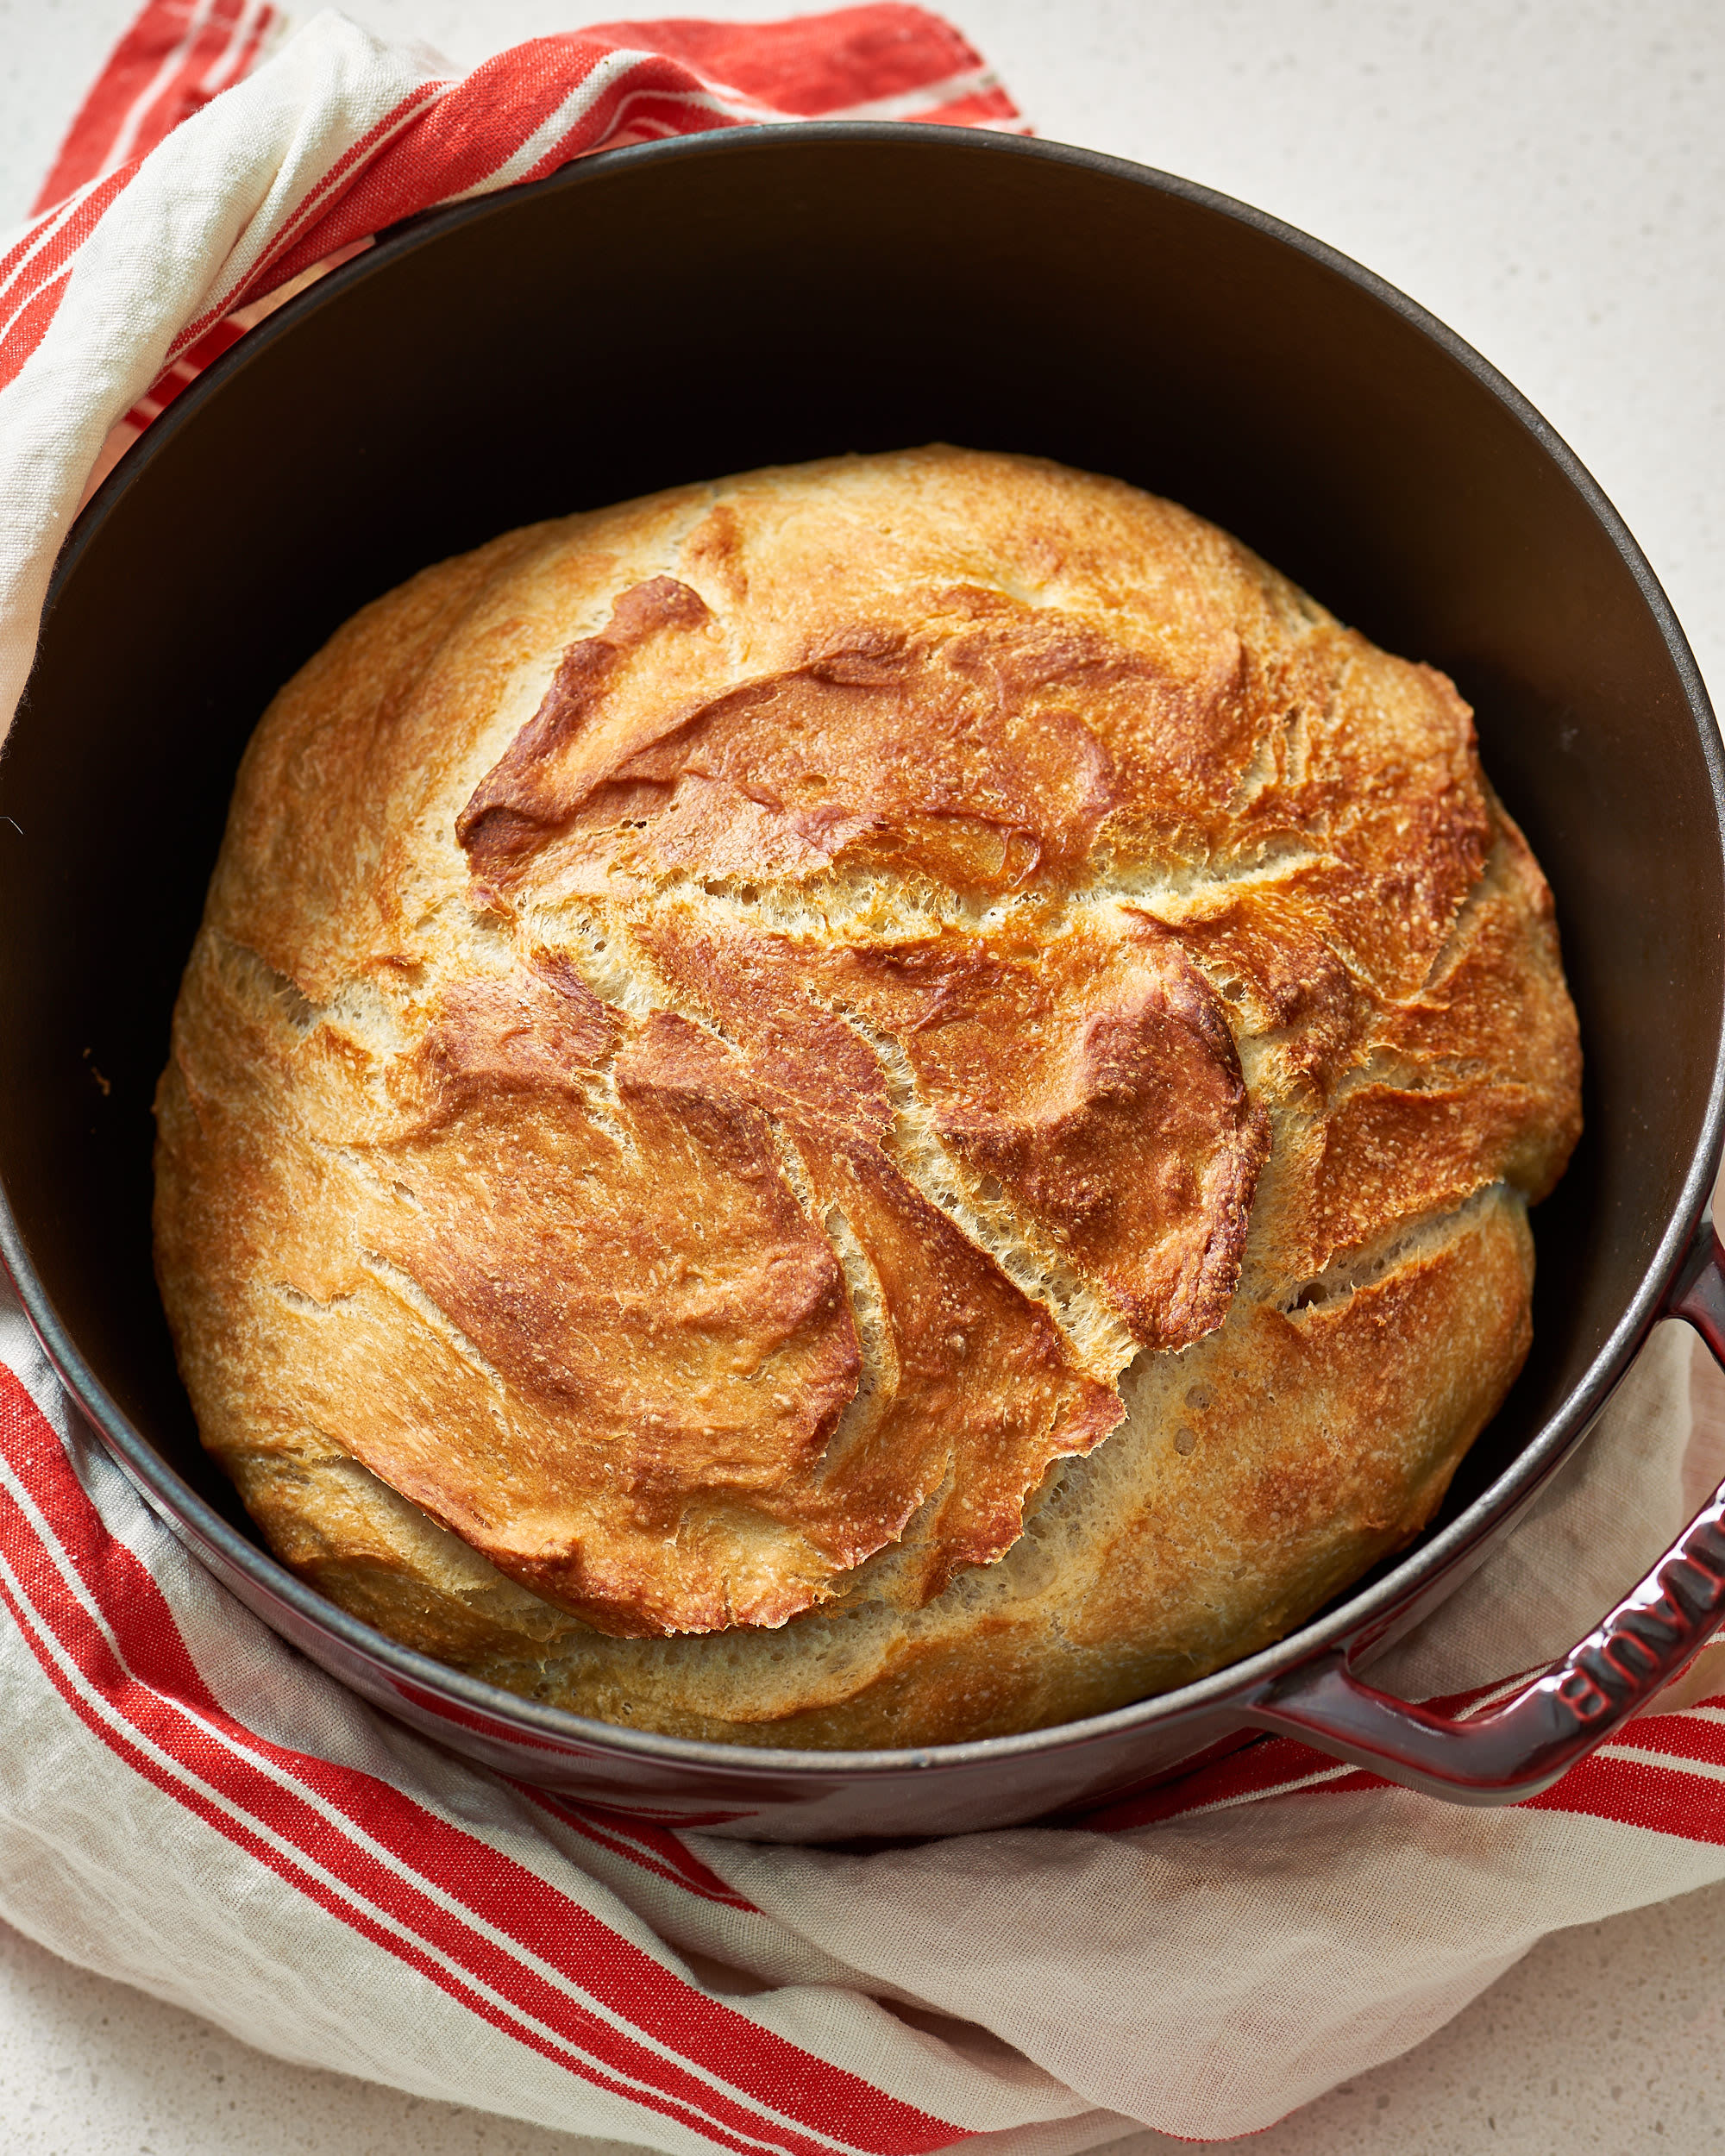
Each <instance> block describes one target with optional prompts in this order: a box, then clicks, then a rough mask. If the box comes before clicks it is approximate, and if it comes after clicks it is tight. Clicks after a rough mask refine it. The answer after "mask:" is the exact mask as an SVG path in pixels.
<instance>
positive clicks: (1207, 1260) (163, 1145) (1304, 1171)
mask: <svg viewBox="0 0 1725 2156" xmlns="http://www.w3.org/2000/svg"><path fill="white" fill-rule="evenodd" d="M1578 1080H1579V1058H1578V1049H1577V1042H1576V1029H1575V1020H1574V1014H1573V1012H1572V1011H1571V1006H1570V1001H1569V998H1568V995H1567V993H1566V992H1565V987H1564V981H1563V976H1562V972H1561V969H1560V966H1559V956H1558V946H1557V938H1556V934H1555V931H1554V929H1553V919H1552V908H1551V902H1550V897H1549V894H1548V893H1547V891H1546V885H1545V881H1544V880H1543V878H1542V877H1541V875H1540V871H1539V868H1538V867H1537V866H1536V864H1535V863H1534V860H1533V858H1532V856H1531V855H1530V854H1529V852H1528V850H1527V846H1526V844H1525V843H1524V842H1523V840H1522V838H1521V834H1520V833H1519V832H1518V831H1517V830H1516V829H1515V825H1514V824H1513V823H1511V822H1510V821H1509V818H1508V817H1507V816H1506V815H1505V813H1504V812H1503V811H1502V808H1501V807H1500V806H1499V805H1498V804H1497V802H1496V799H1494V797H1493V795H1492V793H1491V792H1490V788H1489V787H1488V786H1487V785H1486V782H1485V780H1484V778H1483V777H1482V775H1481V773H1480V769H1479V765H1478V761H1477V756H1476V754H1475V749H1474V739H1473V730H1472V726H1471V720H1470V715H1469V712H1468V710H1467V707H1466V706H1465V705H1464V704H1463V703H1462V701H1461V699H1460V698H1459V697H1458V695H1457V693H1456V692H1455V690H1454V689H1453V687H1452V686H1451V684H1450V683H1449V682H1448V681H1447V680H1446V679H1445V678H1444V677H1443V676H1442V675H1441V674H1435V673H1433V671H1431V670H1430V669H1429V668H1427V667H1421V666H1415V665H1409V664H1408V663H1405V662H1404V661H1401V660H1399V659H1394V658H1390V657H1388V656H1386V655H1384V654H1383V653H1382V652H1380V651H1378V650H1377V649H1374V648H1373V647H1372V646H1371V644H1370V643H1368V642H1366V641H1365V640H1364V638H1363V637H1362V636H1358V635H1356V634H1354V633H1352V631H1350V630H1346V629H1344V628H1342V627H1341V626H1339V624H1337V623H1336V622H1335V621H1334V620H1333V619H1332V618H1331V617H1330V616H1329V615H1327V613H1326V612H1325V611H1323V609H1322V608H1321V607H1320V606H1317V605H1314V604H1313V603H1312V601H1311V600H1309V599H1307V598H1305V597H1304V596H1303V595H1302V593H1301V592H1298V591H1296V590H1295V589H1294V588H1293V587H1292V586H1290V585H1289V584H1288V583H1287V582H1286V581H1285V580H1283V578H1282V577H1280V576H1278V575H1277V574H1276V573H1275V572H1274V571H1272V570H1270V568H1268V567H1265V565H1264V563H1263V562H1261V561H1258V560H1257V559H1256V558H1255V557H1254V556H1253V555H1251V554H1250V553H1249V552H1247V550H1246V549H1245V548H1243V547H1241V546H1240V545H1239V544H1238V543H1237V542H1235V541H1233V540H1232V539H1230V538H1229V537H1227V536H1226V535H1225V534H1224V533H1222V532H1220V531H1218V530H1215V529H1214V527H1212V526H1211V525H1209V524H1207V523H1203V522H1201V520H1200V519H1199V518H1198V517H1194V516H1192V515H1189V513H1188V512H1186V511H1183V510H1181V509H1178V508H1176V507H1175V506H1173V505H1171V504H1170V503H1167V502H1164V501H1158V500H1156V499H1153V498H1151V497H1148V496H1146V495H1144V494H1141V493H1139V492H1136V491H1135V490H1133V489H1132V488H1131V487H1128V486H1123V485H1120V484H1119V483H1117V482H1114V481H1112V480H1108V479H1097V478H1093V477H1089V476H1087V475H1085V474H1082V473H1077V472H1072V471H1068V470H1065V469H1063V468H1062V467H1059V466H1057V465H1052V464H1048V463H1044V462H1040V461H1035V460H1032V459H1027V458H1020V457H1011V456H1003V455H987V454H975V453H971V452H968V451H963V450H957V449H951V448H927V449H922V450H918V451H914V452H910V453H906V454H900V455H889V456H875V457H848V458H841V459H836V460H833V461H829V462H825V463H819V464H812V465H806V466H802V467H796V468H787V469H782V470H774V471H765V472H757V473H749V474H747V475H745V476H743V477H742V478H738V479H727V480H724V481H721V482H718V483H717V484H715V485H712V486H689V487H684V488H681V489H679V490H677V491H675V492H670V493H666V494H661V495H656V496H654V497H652V498H649V499H647V500H643V501H639V502H633V503H628V504H625V505H623V506H621V507H619V508H616V509H610V510H605V511H599V512H596V513H593V514H591V515H583V516H577V517H569V518H568V519H566V520H564V521H562V522H561V523H549V524H541V525H536V526H535V527H533V528H531V529H530V530H524V531H517V532H513V533H511V534H510V535H509V536H506V537H505V538H501V539H499V540H497V541H495V542H493V543H492V544H491V545H490V546H486V547H483V548H480V550H479V551H478V552H477V553H474V554H471V555H465V556H463V557H462V558H461V559H460V560H457V561H448V562H445V563H443V564H442V565H441V566H440V567H436V568H432V569H429V570H427V571H426V572H425V573H423V575H420V576H417V577H416V578H414V579H413V580H412V581H411V583H408V584H406V585H404V586H402V587H401V589H400V590H398V591H396V592H392V593H391V594H390V595H389V596H388V597H387V598H386V599H380V600H378V601H377V602H376V603H375V604H374V605H371V606H368V607H367V608H366V609H365V611H363V612H361V614H359V615H358V616H356V617H355V618H354V620H353V621H351V622H350V623H348V625H347V626H346V627H345V628H344V629H342V630H341V631H340V633H339V634H338V635H337V636H335V637H334V638H333V639H332V640H331V642H329V644H328V645H327V646H326V647H325V649H323V651H322V652H320V653H319V654H318V655H317V657H316V658H315V659H313V660H312V661H311V663H310V664H309V665H308V666H306V667H304V669H303V670H302V671H301V673H300V674H298V676H296V678H295V679H294V680H292V682H291V683H290V684H289V685H288V686H287V687H286V688H285V689H284V690H283V691H282V693H281V694H280V695H279V697H278V698H277V699H276V700H275V702H274V703H273V705H272V706H271V707H270V710H269V711H268V712H267V715H266V717H265V718H264V720H263V723H262V724H261V725H260V728H259V730H258V732H257V735H256V736H255V738H254V741H253V743H252V744H251V746H250V749H248V753H247V755H246V758H245V761H244V764H243V766H242V770H241V774H240V778H239V781H238V785H237V787H236V789H235V796H234V802H233V808H232V813H231V816H230V819H229V827H228V833H227V838H226V842H225V844H224V846H223V852H222V856H221V861H220V863H219V865H218V867H217V869H216V876H215V880H214V881H213V883H212V885H211V887H210V899H209V906H208V910H207V912H206V915H205V918H204V925H203V928H202V931H201V932H200V934H199V936H198V943H197V945H196V948H195V950H193V953H192V956H191V962H190V964H189V966H188V968H187V970H186V975H185V983H184V986H183V987H182V990H181V993H180V997H179V1006H178V1008H177V1010H176V1012H175V1018H174V1028H173V1055H172V1059H171V1061H170V1062H169V1065H168V1068H167V1069H166V1073H165V1074H164V1076H163V1079H162V1082H161V1087H160V1093H159V1096H158V1100H157V1115H158V1123H159V1143H158V1150H157V1167H156V1193H157V1198H156V1251H157V1264H158V1270H159V1275H160V1283H161V1289H162V1294H163V1297H164V1300H165V1301H166V1307H167V1311H168V1315H169V1318H170V1320H171V1323H172V1325H173V1332H174V1338H175V1341H176V1344H177V1347H178V1351H179V1360H180V1366H181V1369H182V1370H183V1372H184V1375H185V1382H186V1384H187V1387H188V1388H189V1390H190V1392H191V1399H192V1402H193V1405H194V1407H195V1408H196V1411H197V1414H198V1422H199V1426H200V1427H201V1430H202V1432H203V1436H204V1442H205V1444H206V1445H208V1446H209V1447H210V1450H211V1451H213V1452H214V1453H215V1455H216V1457H217V1458H218V1459H219V1460H220V1461H221V1462H222V1463H223V1466H224V1467H225V1468H226V1469H227V1470H228V1472H229V1474H230V1475H231V1476H233V1478H234V1480H235V1483H236V1484H237V1486H238V1488H239V1490H240V1493H241V1495H242V1497H243V1499H244V1501H245V1502H246V1504H247V1505H248V1507H249V1508H250V1510H251V1512H252V1514H253V1515H254V1518H255V1519H256V1520H257V1521H258V1522H259V1524H260V1526H261V1528H262V1530H263V1532H264V1533H265V1534H266V1536H267V1538H268V1539H269V1542H270V1544H271V1545H272V1546H273V1549H275V1551H277V1552H278V1553H279V1555H280V1556H281V1557H282V1558H283V1559H284V1560H285V1562H286V1563H287V1564H291V1565H292V1566H293V1567H294V1568H295V1570H298V1572H300V1573H301V1574H302V1575H304V1576H305V1577H307V1578H308V1579H310V1580H311V1581H313V1582H315V1583H317V1585H318V1586H319V1587H320V1588H322V1589H323V1591H324V1592H325V1593H327V1594H328V1595H330V1596H331V1597H332V1598H333V1599H334V1600H335V1601H337V1602H339V1603H341V1604H342V1606H343V1607H345V1608H348V1609H349V1610H352V1611H354V1612H355V1613H357V1614H359V1615H361V1616H362V1617H365V1618H367V1619H369V1620H371V1621H372V1622H373V1623H374V1624H376V1625H378V1626H380V1627H381V1628H382V1629H383V1630H384V1631H386V1632H387V1633H392V1634H393V1635H394V1636H395V1637H396V1638H398V1639H401V1640H404V1641H405V1642H406V1643H408V1644H409V1645H412V1646H415V1647H417V1648H420V1649H422V1650H423V1651H426V1652H428V1653H430V1654H432V1655H436V1656H438V1657H441V1658H442V1659H443V1660H445V1661H447V1662H449V1663H452V1664H455V1665H457V1666H458V1667H460V1668H461V1669H464V1670H470V1671H473V1672H475V1673H477V1674H479V1675H480V1676H483V1677H490V1678H492V1679H493V1680H495V1681H496V1682H498V1683H501V1684H504V1685H507V1686H510V1687H511V1688H512V1689H516V1690H517V1691H521V1692H524V1693H527V1694H529V1695H532V1696H533V1697H535V1698H538V1699H541V1700H546V1701H550V1702H555V1703H557V1704H559V1705H561V1706H564V1707H568V1708H573V1709H575V1710H577V1711H579V1712H581V1713H586V1714H595V1715H599V1716H602V1717H605V1718H606V1719H608V1720H614V1721H619V1722H627V1723H630V1724H633V1725H635V1726H637V1727H649V1728H654V1729H661V1730H668V1731H673V1732H679V1733H687V1734H691V1735H697V1736H702V1737H709V1738H712V1737H718V1738H728V1739H736V1740H738V1741H743V1742H753V1743H773V1744H799V1745H895V1744H919V1745H921V1744H927V1743H931V1742H938V1741H943V1740H949V1739H962V1738H970V1737H975V1736H981V1735H987V1734H992V1733H998V1732H1001V1731H1007V1730H1015V1729H1022V1728H1027V1727H1035V1726H1038V1725H1041V1724H1046V1723H1050V1722H1055V1721H1060V1720H1065V1719H1068V1718H1069V1717H1072V1716H1076V1715H1079V1714H1088V1713H1092V1712H1096V1711H1099V1710H1101V1709H1104V1708H1110V1707H1113V1706H1117V1705H1119V1704H1120V1703H1122V1702H1126V1701H1128V1700H1131V1699H1133V1698H1136V1697H1138V1696H1141V1695H1145V1694H1147V1693H1151V1692H1153V1691H1157V1690H1160V1689H1165V1688H1168V1687H1170V1686H1172V1685H1176V1684H1178V1683H1183V1682H1185V1681H1188V1680H1189V1679H1191V1678H1194V1677H1201V1676H1202V1675H1204V1674H1205V1673H1206V1672H1208V1671H1209V1670H1214V1669H1215V1668H1216V1667H1218V1666H1219V1665H1220V1664H1223V1663H1226V1662H1227V1661H1230V1660H1232V1659H1233V1658H1237V1657H1239V1656H1240V1655H1243V1654H1245V1653H1247V1652H1249V1651H1251V1650H1253V1649H1255V1648H1257V1647H1259V1646H1262V1645H1265V1644H1266V1643H1268V1642H1269V1641H1270V1640H1273V1639H1276V1638H1277V1636H1278V1635H1280V1634H1281V1633H1283V1632H1285V1631H1286V1630H1287V1629H1288V1628H1289V1627H1290V1626H1294V1625H1296V1624H1298V1623H1299V1622H1301V1621H1302V1620H1303V1619H1304V1618H1306V1617H1307V1616H1308V1615H1309V1614H1311V1613H1312V1612H1313V1611H1314V1610H1315V1609H1316V1608H1319V1607H1320V1605H1321V1604H1322V1603H1323V1602H1324V1601H1327V1599H1328V1598H1329V1597H1330V1596H1331V1595H1333V1594H1334V1593H1335V1592H1336V1591H1337V1590H1338V1589H1340V1588H1341V1587H1343V1586H1344V1585H1346V1583H1347V1582H1349V1581H1350V1580H1351V1579H1352V1578H1354V1577H1356V1576H1358V1574H1359V1573H1361V1572H1362V1571H1364V1570H1365V1569H1366V1568H1367V1567H1369V1566H1370V1565H1371V1564H1373V1563H1374V1562H1375V1561H1376V1560H1377V1558H1379V1557H1382V1556H1383V1554H1384V1553H1385V1552H1387V1551H1390V1550H1393V1549H1394V1548H1395V1547H1396V1545H1399V1544H1400V1543H1402V1542H1403V1541H1405V1540H1406V1539H1408V1537H1409V1536H1411V1535H1412V1534H1413V1533H1415V1532H1416V1531H1417V1530H1418V1529H1419V1528H1420V1527H1421V1526H1422V1525H1423V1524H1424V1522H1425V1521H1426V1520H1427V1519H1428V1518H1429V1516H1430V1514H1432V1512H1433V1508H1434V1507H1435V1506H1436V1505H1437V1504H1438V1502H1439V1501H1440V1498H1441V1496H1442V1495H1443V1492H1444V1490H1445V1488H1446V1485H1447V1483H1448V1482H1449V1479H1450V1476H1451V1475H1452V1471H1453V1470H1454V1468H1455V1466H1456V1463H1457V1462H1458V1459H1459V1458H1460V1457H1461V1455H1462V1454H1463V1452H1464V1451H1465V1449H1466V1447H1467V1446H1468V1445H1469V1444H1470V1443H1471V1441H1472V1439H1473V1438H1474V1437H1475V1436H1476V1435H1477V1432H1479V1430H1480V1429H1481V1427H1482V1426H1484V1423H1485V1422H1486V1420H1488V1419H1489V1418H1490V1415H1491V1414H1492V1413H1494V1411H1495V1410H1496V1407H1497V1405H1498V1403H1499V1401H1501V1400H1502V1396H1503V1394H1504V1392H1505V1391H1506V1389H1507V1388H1508V1387H1509V1383H1510V1381H1511V1380H1512V1379H1513V1377H1514V1376H1515V1372H1516V1370H1517V1369H1519V1367H1520V1365H1521V1361H1522V1358H1523V1357H1524V1355H1525V1354H1526V1351H1527V1344H1528V1339H1529V1319H1528V1311H1529V1300H1530V1292H1531V1284H1532V1276H1533V1251H1532V1244H1531V1240H1530V1238H1529V1234H1528V1230H1527V1205H1528V1202H1529V1201H1530V1200H1534V1199H1537V1198H1539V1197H1540V1195H1542V1194H1544V1193H1545V1191H1546V1190H1547V1189H1548V1188H1549V1187H1550V1186H1551V1184H1552V1183H1553V1181H1554V1180H1555V1179H1556V1177H1557V1176H1558V1175H1559V1173H1560V1172H1561V1170H1562V1168H1563V1165H1564V1163H1565V1159H1566V1158H1567V1156H1568V1154H1569V1151H1570V1149H1571V1146H1572V1144H1573V1143H1574V1141H1575V1138H1576V1135H1577V1132H1578V1127H1579V1106H1578Z"/></svg>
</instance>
